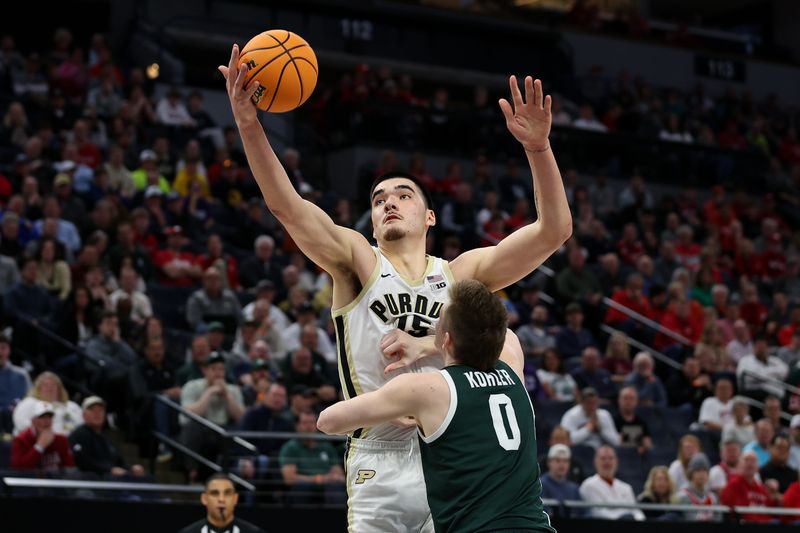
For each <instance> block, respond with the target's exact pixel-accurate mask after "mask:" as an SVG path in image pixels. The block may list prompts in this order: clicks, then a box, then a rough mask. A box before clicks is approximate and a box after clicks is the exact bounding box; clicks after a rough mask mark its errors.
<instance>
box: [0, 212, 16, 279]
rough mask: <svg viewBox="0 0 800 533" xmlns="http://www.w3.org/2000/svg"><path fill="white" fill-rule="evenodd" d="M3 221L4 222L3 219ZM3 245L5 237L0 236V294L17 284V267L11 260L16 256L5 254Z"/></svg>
mask: <svg viewBox="0 0 800 533" xmlns="http://www.w3.org/2000/svg"><path fill="white" fill-rule="evenodd" d="M6 216H8V215H6ZM15 216H16V215H15ZM3 220H4V221H5V218H4V219H3ZM5 243H6V238H5V236H3V235H0V294H5V293H6V291H8V289H10V288H11V287H13V286H14V285H16V284H17V283H19V267H18V266H17V262H16V261H15V260H14V259H12V257H16V256H17V254H13V255H11V256H9V255H7V254H5V250H3V247H2V245H3V244H5Z"/></svg>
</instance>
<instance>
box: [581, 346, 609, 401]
mask: <svg viewBox="0 0 800 533" xmlns="http://www.w3.org/2000/svg"><path fill="white" fill-rule="evenodd" d="M572 377H573V378H575V383H576V384H577V385H578V387H579V388H580V389H583V388H585V387H591V388H593V389H594V390H595V391H597V393H598V394H599V395H600V400H601V402H603V403H610V402H611V400H613V399H614V397H616V395H617V388H616V387H615V386H614V383H613V382H612V381H611V375H610V374H609V373H608V370H606V369H605V368H600V352H598V351H597V348H595V347H594V346H588V347H586V348H584V349H583V353H582V354H581V366H580V368H579V369H578V370H577V371H575V372H573V373H572Z"/></svg>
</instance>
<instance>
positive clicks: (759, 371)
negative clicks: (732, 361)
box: [736, 335, 789, 400]
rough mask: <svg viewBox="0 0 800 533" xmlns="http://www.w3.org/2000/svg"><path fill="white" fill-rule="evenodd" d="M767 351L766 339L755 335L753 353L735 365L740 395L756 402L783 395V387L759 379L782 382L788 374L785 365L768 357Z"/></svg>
mask: <svg viewBox="0 0 800 533" xmlns="http://www.w3.org/2000/svg"><path fill="white" fill-rule="evenodd" d="M768 350H769V346H768V345H767V337H766V336H765V335H757V336H756V339H755V344H754V345H753V353H751V354H749V355H745V356H744V357H742V358H741V359H740V360H739V364H737V365H736V377H737V378H738V379H739V382H740V383H741V392H742V394H744V395H746V396H750V397H751V398H755V399H757V400H763V399H764V398H765V397H766V396H768V395H772V396H775V397H777V398H783V396H784V394H785V391H784V389H783V387H781V386H779V385H777V384H774V383H770V382H769V381H764V380H762V379H759V378H761V377H764V378H771V379H773V380H777V381H783V380H784V379H786V375H787V374H788V373H789V368H788V367H787V366H786V363H784V362H783V361H781V360H780V359H778V358H777V357H775V356H774V355H769V352H768Z"/></svg>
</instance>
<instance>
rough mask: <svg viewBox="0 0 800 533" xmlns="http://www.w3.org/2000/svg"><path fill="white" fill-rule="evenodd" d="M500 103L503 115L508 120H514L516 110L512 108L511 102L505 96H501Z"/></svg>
mask: <svg viewBox="0 0 800 533" xmlns="http://www.w3.org/2000/svg"><path fill="white" fill-rule="evenodd" d="M499 104H500V110H501V111H502V112H503V116H504V117H505V118H506V122H507V123H510V122H512V121H513V120H514V111H513V110H512V109H511V104H509V103H508V100H506V99H505V98H501V99H500V102H499Z"/></svg>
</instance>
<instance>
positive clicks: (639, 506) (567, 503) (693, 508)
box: [542, 498, 800, 519]
mask: <svg viewBox="0 0 800 533" xmlns="http://www.w3.org/2000/svg"><path fill="white" fill-rule="evenodd" d="M542 503H543V504H544V505H545V506H548V507H550V508H552V509H566V510H568V511H569V510H572V509H596V508H601V509H629V510H631V511H636V510H640V511H661V512H676V513H686V512H690V513H697V512H711V513H714V514H731V515H732V516H734V517H735V518H736V519H741V515H746V514H764V515H769V516H775V517H776V518H777V517H780V516H795V515H797V516H798V518H800V508H783V507H756V506H741V505H737V506H729V505H691V504H678V503H640V502H635V503H621V502H589V501H583V500H557V499H553V498H542ZM592 518H596V519H603V517H601V516H596V517H592Z"/></svg>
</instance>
